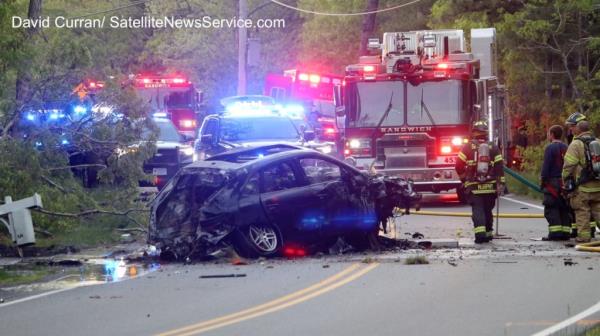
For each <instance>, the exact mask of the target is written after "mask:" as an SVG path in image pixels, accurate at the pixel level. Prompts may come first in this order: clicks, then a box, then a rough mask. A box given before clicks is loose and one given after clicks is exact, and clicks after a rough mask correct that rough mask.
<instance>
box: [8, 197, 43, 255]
mask: <svg viewBox="0 0 600 336" xmlns="http://www.w3.org/2000/svg"><path fill="white" fill-rule="evenodd" d="M42 207H43V206H42V197H41V196H40V195H38V194H37V193H36V194H34V195H33V196H32V197H28V198H24V199H22V200H18V201H16V202H13V201H12V197H10V196H6V197H4V204H3V205H0V221H2V222H3V223H4V224H5V225H6V227H7V228H8V231H9V232H10V235H11V237H12V240H13V242H14V243H15V244H16V245H17V246H26V245H32V244H35V232H34V231H33V221H32V220H31V212H30V211H29V209H31V208H42ZM2 216H8V222H6V220H4V219H2Z"/></svg>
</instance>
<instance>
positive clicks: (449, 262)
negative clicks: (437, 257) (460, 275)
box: [448, 259, 458, 267]
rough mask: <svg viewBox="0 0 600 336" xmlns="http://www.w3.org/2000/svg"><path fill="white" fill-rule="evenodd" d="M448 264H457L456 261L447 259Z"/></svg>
mask: <svg viewBox="0 0 600 336" xmlns="http://www.w3.org/2000/svg"><path fill="white" fill-rule="evenodd" d="M448 264H449V265H451V266H454V267H456V266H458V264H457V263H456V261H455V260H453V259H450V260H448Z"/></svg>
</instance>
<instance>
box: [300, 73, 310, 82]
mask: <svg viewBox="0 0 600 336" xmlns="http://www.w3.org/2000/svg"><path fill="white" fill-rule="evenodd" d="M298 79H299V80H301V81H307V80H308V74H305V73H301V74H299V75H298Z"/></svg>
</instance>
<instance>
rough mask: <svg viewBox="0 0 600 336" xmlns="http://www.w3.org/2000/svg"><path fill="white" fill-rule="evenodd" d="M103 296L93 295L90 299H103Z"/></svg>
mask: <svg viewBox="0 0 600 336" xmlns="http://www.w3.org/2000/svg"><path fill="white" fill-rule="evenodd" d="M101 298H102V297H101V296H100V295H91V296H90V299H101Z"/></svg>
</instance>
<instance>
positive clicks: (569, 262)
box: [563, 258, 578, 266]
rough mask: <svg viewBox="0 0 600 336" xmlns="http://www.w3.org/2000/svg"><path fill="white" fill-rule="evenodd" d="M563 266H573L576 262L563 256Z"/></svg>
mask: <svg viewBox="0 0 600 336" xmlns="http://www.w3.org/2000/svg"><path fill="white" fill-rule="evenodd" d="M563 261H564V264H565V266H574V265H577V264H578V263H577V262H574V261H573V259H571V258H565V259H563Z"/></svg>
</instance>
